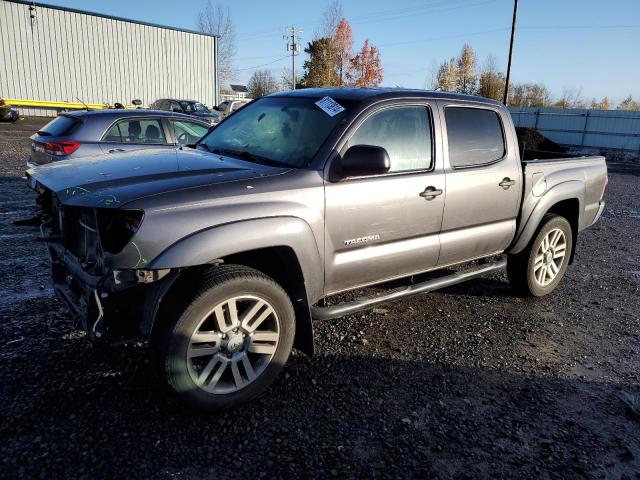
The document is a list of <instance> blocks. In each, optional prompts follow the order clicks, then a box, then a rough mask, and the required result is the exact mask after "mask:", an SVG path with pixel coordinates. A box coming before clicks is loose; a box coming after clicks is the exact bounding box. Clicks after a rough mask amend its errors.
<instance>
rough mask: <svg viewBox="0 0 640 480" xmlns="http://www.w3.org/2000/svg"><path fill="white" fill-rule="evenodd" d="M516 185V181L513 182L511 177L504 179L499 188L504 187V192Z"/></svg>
mask: <svg viewBox="0 0 640 480" xmlns="http://www.w3.org/2000/svg"><path fill="white" fill-rule="evenodd" d="M515 184H516V181H515V180H511V179H510V178H509V177H504V178H503V179H502V181H501V182H500V183H499V184H498V186H500V187H502V189H503V190H508V189H509V187H510V186H511V185H515Z"/></svg>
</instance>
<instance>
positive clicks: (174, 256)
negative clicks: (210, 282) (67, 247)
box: [142, 217, 324, 354]
mask: <svg viewBox="0 0 640 480" xmlns="http://www.w3.org/2000/svg"><path fill="white" fill-rule="evenodd" d="M247 228H251V229H252V230H253V235H251V236H247V235H246V232H247ZM245 236H246V238H245ZM251 247H254V248H251ZM218 264H225V265H231V264H237V265H243V266H247V267H251V268H254V269H256V270H258V271H260V272H262V273H265V274H266V275H268V276H270V277H271V278H273V279H274V280H275V281H276V282H277V283H278V284H280V286H282V288H283V289H284V290H285V291H286V292H287V294H288V295H289V297H290V299H291V303H292V304H293V307H294V311H295V314H296V335H295V339H294V347H295V348H298V349H299V350H302V351H303V352H305V353H307V354H312V353H313V351H314V343H313V326H312V321H311V312H310V305H311V304H312V303H313V302H315V301H316V300H317V299H318V298H320V296H321V295H322V293H321V292H322V288H323V281H324V275H323V272H324V270H323V268H322V263H321V260H320V255H319V251H318V249H317V244H316V241H315V238H314V237H313V234H312V232H311V230H310V228H309V226H308V225H307V224H306V223H305V222H303V221H302V220H300V219H296V218H290V217H279V218H273V219H260V220H253V221H247V222H238V223H234V224H228V225H223V226H221V227H216V228H212V229H209V230H205V231H203V232H199V233H197V234H195V235H192V236H190V237H188V238H186V239H184V240H181V241H180V242H177V243H176V244H174V245H173V246H172V247H170V248H169V249H167V250H165V252H163V253H162V254H161V255H160V256H158V258H156V259H154V260H153V261H152V262H151V263H150V265H149V268H153V269H162V268H170V269H173V270H174V271H176V272H177V273H176V274H175V275H174V276H172V277H171V278H169V279H167V285H166V286H165V288H164V289H163V290H164V291H162V293H161V294H160V295H157V296H155V298H154V300H152V303H155V305H149V307H150V309H152V310H150V309H147V308H145V311H151V312H152V313H150V314H148V315H145V316H150V318H146V319H145V320H144V322H143V328H142V330H143V334H146V335H148V336H149V337H151V336H152V335H153V331H154V329H155V328H156V323H157V321H158V319H160V321H162V320H161V319H162V318H163V317H164V316H171V315H170V314H171V313H174V311H173V305H174V304H178V305H179V304H180V303H181V302H180V292H185V291H186V292H188V291H192V289H193V288H194V286H195V285H197V284H198V282H201V281H202V278H203V276H204V275H206V274H207V272H208V271H209V270H211V269H214V268H216V265H218ZM168 314H169V315H168Z"/></svg>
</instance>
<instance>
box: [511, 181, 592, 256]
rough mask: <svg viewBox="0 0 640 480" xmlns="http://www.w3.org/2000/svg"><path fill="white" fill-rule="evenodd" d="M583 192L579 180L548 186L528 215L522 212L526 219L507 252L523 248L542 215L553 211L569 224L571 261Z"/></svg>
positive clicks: (540, 220)
mask: <svg viewBox="0 0 640 480" xmlns="http://www.w3.org/2000/svg"><path fill="white" fill-rule="evenodd" d="M583 193H584V184H583V183H582V182H579V181H569V182H563V183H560V184H558V185H556V186H554V187H553V188H550V189H549V190H548V191H547V192H546V193H545V194H544V195H543V196H542V197H541V198H540V200H539V201H538V202H537V203H536V204H535V206H533V207H531V209H530V213H529V214H528V215H526V213H525V212H523V217H525V215H526V220H524V221H522V222H521V224H520V225H519V228H518V231H517V233H516V237H515V240H514V242H513V245H512V246H511V248H510V249H509V251H508V253H519V252H521V251H522V250H524V249H525V248H526V246H527V245H528V244H529V242H530V241H531V239H532V238H533V237H534V235H535V234H536V232H537V231H538V228H539V226H540V222H542V219H543V218H544V216H545V215H547V214H548V213H553V214H556V215H560V216H562V217H564V218H566V219H567V221H568V222H569V224H570V225H571V233H572V235H573V244H572V248H571V256H570V262H572V261H573V257H574V254H575V250H576V243H577V236H578V230H579V225H580V214H581V212H582V205H583V203H584V202H583V196H584V195H583ZM523 208H525V207H523Z"/></svg>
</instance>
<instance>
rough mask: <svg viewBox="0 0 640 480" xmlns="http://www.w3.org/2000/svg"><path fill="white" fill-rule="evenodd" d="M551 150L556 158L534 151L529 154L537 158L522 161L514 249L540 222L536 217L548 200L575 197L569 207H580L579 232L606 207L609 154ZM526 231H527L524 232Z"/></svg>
mask: <svg viewBox="0 0 640 480" xmlns="http://www.w3.org/2000/svg"><path fill="white" fill-rule="evenodd" d="M548 153H554V155H555V158H540V157H542V156H543V155H536V152H530V155H526V157H533V158H531V159H524V160H523V161H522V170H523V179H524V189H523V197H522V208H521V212H520V217H519V219H518V226H517V233H516V241H515V243H514V250H518V249H519V248H521V247H522V245H520V244H519V243H520V242H519V239H520V238H521V237H523V238H524V237H527V236H530V235H529V234H530V233H531V232H530V231H527V230H531V229H532V228H535V227H534V224H535V225H537V224H538V219H537V218H533V217H535V214H536V212H540V211H546V210H547V209H548V208H538V207H542V206H545V202H546V203H549V205H548V206H546V207H550V206H552V205H554V204H556V203H558V202H561V201H563V199H564V198H565V197H566V198H567V199H569V198H571V199H572V200H567V201H566V205H565V207H566V208H575V209H577V213H578V222H577V225H575V229H576V233H577V232H578V231H580V230H583V229H585V228H587V227H588V226H590V225H592V224H593V223H594V222H595V221H596V220H597V219H598V218H599V216H600V214H601V213H602V210H603V209H604V201H603V195H604V189H605V187H606V185H607V182H608V177H607V165H606V161H605V158H604V157H603V156H583V157H572V156H569V155H566V154H559V153H557V152H548ZM536 157H537V158H536ZM549 157H550V155H549ZM571 202H573V203H571ZM525 231H527V232H526V233H527V234H525V235H523V234H524V233H525Z"/></svg>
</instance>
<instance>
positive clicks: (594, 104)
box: [590, 97, 611, 110]
mask: <svg viewBox="0 0 640 480" xmlns="http://www.w3.org/2000/svg"><path fill="white" fill-rule="evenodd" d="M610 107H611V104H610V103H609V99H608V98H607V97H604V98H603V99H602V100H600V101H599V102H598V101H597V100H596V99H595V98H592V99H591V106H590V108H593V109H595V110H609V108H610Z"/></svg>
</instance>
